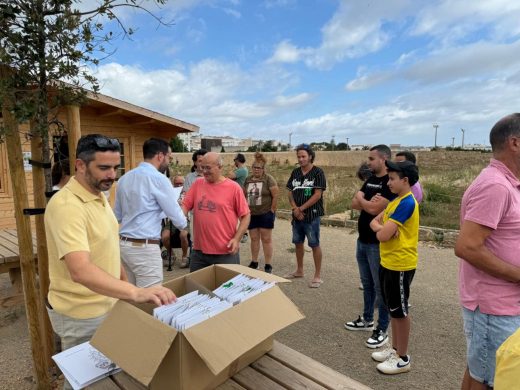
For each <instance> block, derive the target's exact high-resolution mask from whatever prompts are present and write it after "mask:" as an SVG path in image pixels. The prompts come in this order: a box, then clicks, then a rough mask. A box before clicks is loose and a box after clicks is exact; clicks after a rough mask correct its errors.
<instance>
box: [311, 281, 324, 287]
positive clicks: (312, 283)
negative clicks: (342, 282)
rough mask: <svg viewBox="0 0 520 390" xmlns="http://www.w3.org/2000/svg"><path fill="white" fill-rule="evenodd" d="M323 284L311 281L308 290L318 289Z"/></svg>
mask: <svg viewBox="0 0 520 390" xmlns="http://www.w3.org/2000/svg"><path fill="white" fill-rule="evenodd" d="M322 284H323V280H317V281H316V280H315V281H311V282H309V287H310V288H320V286H321V285H322Z"/></svg>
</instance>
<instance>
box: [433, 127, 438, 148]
mask: <svg viewBox="0 0 520 390" xmlns="http://www.w3.org/2000/svg"><path fill="white" fill-rule="evenodd" d="M433 128H434V129H435V143H434V148H435V149H437V129H438V128H439V125H438V124H437V123H434V124H433Z"/></svg>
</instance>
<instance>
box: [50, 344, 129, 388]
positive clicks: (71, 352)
mask: <svg viewBox="0 0 520 390" xmlns="http://www.w3.org/2000/svg"><path fill="white" fill-rule="evenodd" d="M52 359H53V360H54V361H55V362H56V364H57V365H58V367H59V368H60V370H61V372H63V375H64V376H65V378H67V380H68V381H69V383H70V384H71V386H72V388H73V389H74V390H77V389H82V388H84V387H87V386H89V385H91V384H92V383H94V382H97V381H98V380H100V379H103V378H105V377H107V376H109V375H112V374H115V373H116V372H118V371H120V368H119V367H118V366H117V365H116V364H115V363H112V361H111V360H110V359H109V358H107V357H106V356H105V355H103V354H102V353H101V352H99V351H98V350H97V349H96V348H94V347H93V346H92V345H90V342H88V341H87V342H86V343H83V344H80V345H76V346H75V347H72V348H69V349H67V350H65V351H63V352H60V353H58V354H56V355H54V356H53V357H52Z"/></svg>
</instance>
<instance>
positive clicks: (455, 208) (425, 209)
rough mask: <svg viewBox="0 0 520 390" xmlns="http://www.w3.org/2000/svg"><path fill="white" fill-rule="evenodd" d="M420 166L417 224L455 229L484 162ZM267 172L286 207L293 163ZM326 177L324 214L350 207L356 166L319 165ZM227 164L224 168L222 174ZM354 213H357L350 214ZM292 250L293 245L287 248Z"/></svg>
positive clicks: (355, 185)
mask: <svg viewBox="0 0 520 390" xmlns="http://www.w3.org/2000/svg"><path fill="white" fill-rule="evenodd" d="M317 165H318V166H320V165H319V163H318V164H317ZM419 165H420V175H421V177H420V181H421V185H422V187H423V190H424V195H425V196H424V200H423V203H422V204H421V205H420V209H419V210H420V218H421V221H420V223H421V225H423V226H432V227H439V228H445V229H458V228H459V213H460V201H461V199H462V195H463V194H464V191H465V190H466V188H467V187H468V185H469V184H470V183H471V182H472V181H473V179H474V178H475V177H476V176H477V175H478V174H479V172H480V171H481V170H482V168H484V166H486V165H487V162H482V163H480V164H465V163H464V162H457V161H452V160H446V161H441V162H438V161H437V162H435V163H432V164H431V165H425V164H422V165H421V163H420V162H419ZM267 168H268V169H267V172H268V173H269V174H271V175H272V176H273V177H274V178H275V179H276V182H277V183H278V186H279V187H280V197H279V200H278V208H279V209H281V210H290V208H291V207H290V205H289V200H288V196H287V190H286V185H287V180H288V179H289V176H290V175H291V171H292V170H293V169H294V168H295V166H294V165H291V164H288V163H283V162H280V163H279V164H272V165H268V167H267ZM321 168H322V169H323V171H324V172H325V177H326V179H327V189H326V191H325V193H324V202H325V214H326V215H332V214H337V213H343V212H345V211H347V210H350V203H351V200H352V198H353V196H354V194H355V193H356V192H357V191H358V190H359V189H360V188H361V184H362V183H361V181H360V180H359V179H357V177H356V176H355V173H356V169H357V168H356V167H330V166H325V167H321ZM227 169H229V167H226V168H225V171H224V173H226V172H227ZM189 170H190V167H188V166H178V167H175V168H174V169H172V173H174V174H180V175H186V174H187V173H188V172H189ZM353 216H357V213H353ZM288 252H290V253H294V248H290V249H288Z"/></svg>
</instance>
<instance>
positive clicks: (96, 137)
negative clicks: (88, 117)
mask: <svg viewBox="0 0 520 390" xmlns="http://www.w3.org/2000/svg"><path fill="white" fill-rule="evenodd" d="M96 152H121V145H120V144H119V141H118V140H117V139H116V138H108V137H107V136H105V135H102V134H88V135H84V136H83V137H81V138H80V139H79V141H78V145H77V147H76V158H77V159H80V160H82V161H84V162H85V163H86V164H87V165H88V164H89V163H90V162H91V161H92V160H94V158H95V157H94V156H95V154H96Z"/></svg>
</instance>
